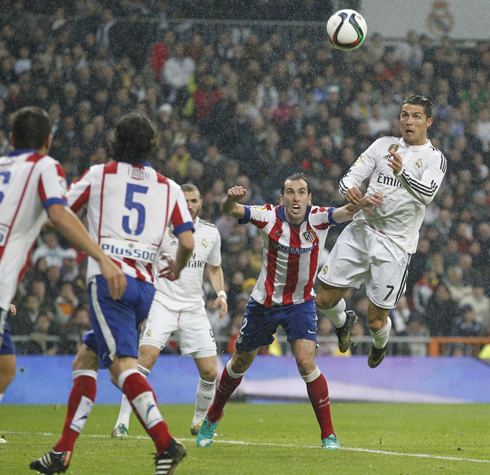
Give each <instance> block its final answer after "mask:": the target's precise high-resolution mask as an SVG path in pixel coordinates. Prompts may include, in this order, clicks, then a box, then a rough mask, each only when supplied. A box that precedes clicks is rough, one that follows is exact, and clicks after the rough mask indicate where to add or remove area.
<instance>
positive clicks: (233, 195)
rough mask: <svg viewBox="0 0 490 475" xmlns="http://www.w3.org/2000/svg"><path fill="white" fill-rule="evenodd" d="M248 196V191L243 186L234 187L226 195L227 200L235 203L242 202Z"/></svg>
mask: <svg viewBox="0 0 490 475" xmlns="http://www.w3.org/2000/svg"><path fill="white" fill-rule="evenodd" d="M246 194H247V190H246V189H245V188H243V186H234V187H232V188H230V189H229V190H228V192H227V193H226V198H227V199H228V200H230V201H234V202H235V203H236V202H238V201H240V200H241V199H242V198H243V197H244V196H245V195H246Z"/></svg>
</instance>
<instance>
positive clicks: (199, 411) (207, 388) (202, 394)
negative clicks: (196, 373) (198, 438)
mask: <svg viewBox="0 0 490 475" xmlns="http://www.w3.org/2000/svg"><path fill="white" fill-rule="evenodd" d="M215 393H216V380H215V381H212V382H209V381H204V380H203V379H201V378H199V383H198V384H197V391H196V406H195V408H194V417H193V419H192V426H193V427H195V426H197V424H199V422H201V421H202V420H203V419H204V418H205V417H206V414H207V412H208V409H209V408H210V407H211V404H212V403H213V399H214V394H215Z"/></svg>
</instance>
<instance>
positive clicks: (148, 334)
mask: <svg viewBox="0 0 490 475" xmlns="http://www.w3.org/2000/svg"><path fill="white" fill-rule="evenodd" d="M146 336H147V338H149V337H150V336H151V330H147V331H146Z"/></svg>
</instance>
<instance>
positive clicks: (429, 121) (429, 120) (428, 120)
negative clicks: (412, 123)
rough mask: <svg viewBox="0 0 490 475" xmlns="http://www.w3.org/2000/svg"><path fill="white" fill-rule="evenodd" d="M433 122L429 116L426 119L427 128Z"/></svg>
mask: <svg viewBox="0 0 490 475" xmlns="http://www.w3.org/2000/svg"><path fill="white" fill-rule="evenodd" d="M433 122H434V119H433V118H432V117H429V118H428V119H427V128H429V127H430V126H431V125H432V123H433Z"/></svg>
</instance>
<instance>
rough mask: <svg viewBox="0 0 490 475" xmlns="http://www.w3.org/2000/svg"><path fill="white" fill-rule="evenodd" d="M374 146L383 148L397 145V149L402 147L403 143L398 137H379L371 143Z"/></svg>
mask: <svg viewBox="0 0 490 475" xmlns="http://www.w3.org/2000/svg"><path fill="white" fill-rule="evenodd" d="M373 145H374V146H377V147H384V146H385V145H386V146H388V148H389V147H392V146H396V145H398V148H400V147H402V146H403V142H402V140H401V138H400V137H395V136H394V135H385V136H384V137H379V138H377V139H376V140H375V141H374V142H373Z"/></svg>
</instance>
